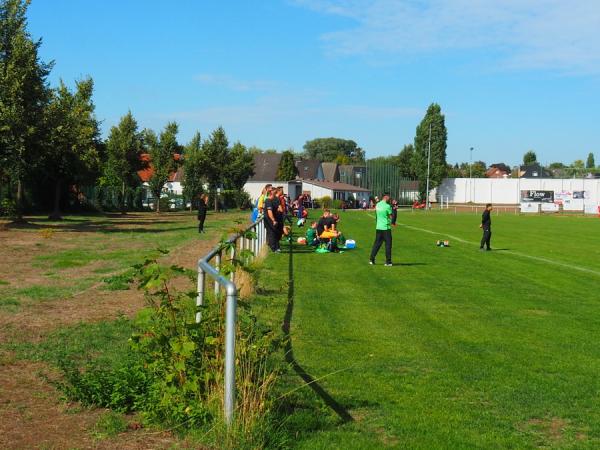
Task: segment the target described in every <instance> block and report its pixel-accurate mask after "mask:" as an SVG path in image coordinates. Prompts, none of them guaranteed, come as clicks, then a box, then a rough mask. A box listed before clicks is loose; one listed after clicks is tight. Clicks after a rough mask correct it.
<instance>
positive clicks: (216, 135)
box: [202, 127, 229, 211]
mask: <svg viewBox="0 0 600 450" xmlns="http://www.w3.org/2000/svg"><path fill="white" fill-rule="evenodd" d="M228 164H229V141H228V140H227V135H226V134H225V130H224V129H223V127H219V128H217V129H216V130H215V131H213V132H212V134H211V135H210V138H209V139H208V140H205V141H204V142H203V143H202V172H203V174H204V177H205V178H206V180H207V181H208V185H209V189H210V191H211V192H213V193H214V198H215V211H217V210H218V208H219V204H218V199H217V189H219V188H220V187H222V186H223V183H224V180H225V175H226V173H227V165H228Z"/></svg>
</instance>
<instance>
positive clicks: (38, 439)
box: [0, 214, 224, 449]
mask: <svg viewBox="0 0 600 450" xmlns="http://www.w3.org/2000/svg"><path fill="white" fill-rule="evenodd" d="M169 221H170V222H175V223H177V224H178V226H179V224H181V225H185V226H186V227H189V226H190V224H192V223H193V224H195V217H193V216H192V215H189V214H168V215H163V216H156V215H154V214H130V215H129V214H128V215H127V216H125V217H121V216H116V217H108V218H106V220H104V219H102V220H89V221H72V222H66V223H61V224H51V223H43V224H41V225H39V224H37V225H36V224H34V225H31V224H29V225H23V226H18V227H15V226H13V225H10V224H5V225H4V226H3V227H2V229H1V230H0V249H1V250H0V280H2V281H5V282H8V283H9V284H8V285H3V286H0V287H2V288H10V289H18V288H23V287H29V286H31V285H38V284H39V285H44V284H48V283H49V278H48V277H47V276H45V275H44V274H43V272H44V271H43V270H39V269H38V268H36V267H34V266H35V265H34V264H33V263H34V261H35V258H36V256H38V255H42V254H48V253H49V252H58V251H61V250H65V249H71V248H76V247H77V245H79V244H80V243H84V242H85V241H86V239H88V238H89V239H90V240H91V239H97V231H98V230H100V229H101V230H111V229H113V230H119V229H127V230H129V229H130V230H132V231H135V230H142V231H143V232H147V231H148V230H149V229H150V230H151V227H153V226H155V225H156V224H157V223H167V222H169ZM48 230H50V231H48ZM222 231H224V230H220V229H213V230H212V231H211V232H210V233H209V234H207V235H203V236H202V239H201V240H200V239H197V240H193V241H187V242H186V243H185V244H182V245H181V246H179V247H178V248H175V249H172V250H171V253H170V254H168V255H166V256H165V257H164V261H165V262H166V263H167V264H176V265H180V266H183V267H185V268H188V269H195V268H196V263H197V259H198V258H199V257H200V256H202V255H203V254H205V253H206V252H207V251H208V250H209V249H210V248H212V247H213V246H214V245H215V244H216V242H217V240H218V238H219V237H220V235H221V232H222ZM109 239H110V235H108V236H107V240H109ZM127 248H128V249H129V248H131V251H135V249H136V248H139V245H138V244H137V243H131V245H130V246H129V247H127ZM101 267H103V262H101V261H94V262H90V263H89V264H86V265H84V266H81V267H74V268H69V269H64V270H62V271H60V272H59V273H58V281H56V283H55V284H56V285H58V286H62V284H61V283H63V284H64V283H67V281H68V280H73V279H86V278H87V279H90V280H92V279H95V280H97V281H94V282H91V286H87V287H84V288H82V289H81V290H79V291H76V292H74V293H73V294H71V295H70V296H68V297H66V298H60V299H52V300H45V301H35V300H31V301H29V300H24V301H22V305H21V307H20V308H19V309H18V310H17V311H16V312H10V311H3V310H0V323H2V324H3V325H2V327H0V343H6V342H34V343H35V342H39V341H41V340H43V339H44V337H45V336H46V335H47V334H48V333H49V332H50V331H52V330H54V329H56V328H58V327H62V326H66V325H72V324H76V323H79V322H96V321H100V320H110V319H115V318H116V317H118V316H119V315H126V316H129V317H131V316H133V315H134V314H135V313H136V312H137V311H139V310H140V308H142V307H143V306H144V298H143V295H142V293H141V292H140V291H138V290H137V289H135V288H134V287H132V288H131V289H129V290H125V291H109V290H105V289H104V286H105V285H104V283H102V282H100V281H99V280H101V279H102V278H104V277H107V276H109V275H110V273H107V274H104V275H100V274H98V273H96V271H97V270H98V269H99V268H101ZM190 286H192V285H191V284H190V283H189V282H188V283H187V284H186V285H185V287H186V288H189V287H190ZM56 376H57V374H56V373H54V372H53V370H52V369H51V368H50V367H48V366H47V365H45V364H42V363H33V362H30V361H20V360H17V359H15V357H14V355H13V354H11V353H10V352H7V351H5V350H1V349H0V448H7V449H21V448H22V449H30V448H61V449H62V448H99V449H114V448H119V449H147V448H156V449H161V448H174V447H179V448H180V447H186V443H185V442H182V441H181V440H179V439H177V438H176V437H174V436H172V435H171V434H170V433H168V432H162V431H152V430H145V429H131V430H129V431H127V432H125V433H121V434H119V435H118V436H116V437H113V438H110V439H103V440H98V439H97V438H95V437H94V435H93V429H94V426H95V425H96V423H97V421H98V419H99V418H100V416H101V415H102V414H103V413H104V412H105V411H104V410H102V409H82V408H80V407H79V406H78V405H76V404H67V403H65V402H64V401H63V400H62V397H61V393H60V392H58V391H57V390H56V389H55V388H54V387H53V386H52V385H51V384H50V383H48V381H47V378H46V377H50V378H53V377H56ZM133 428H136V427H133Z"/></svg>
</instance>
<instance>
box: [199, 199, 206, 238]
mask: <svg viewBox="0 0 600 450" xmlns="http://www.w3.org/2000/svg"><path fill="white" fill-rule="evenodd" d="M207 202H208V195H206V194H204V195H201V196H200V198H199V199H198V233H204V221H205V220H206V211H208V205H207Z"/></svg>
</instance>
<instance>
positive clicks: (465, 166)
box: [448, 150, 597, 178]
mask: <svg viewBox="0 0 600 450" xmlns="http://www.w3.org/2000/svg"><path fill="white" fill-rule="evenodd" d="M535 164H538V165H540V168H541V169H542V170H543V171H544V174H546V175H545V176H553V177H559V178H568V177H572V176H584V175H586V174H588V173H590V172H596V170H597V168H596V164H595V159H594V154H593V153H591V152H590V153H589V154H588V157H587V161H586V162H584V161H583V160H582V159H577V160H575V161H573V162H572V163H571V164H569V165H567V164H564V163H562V162H553V163H551V164H548V165H541V164H539V163H538V160H537V155H536V153H535V152H534V151H533V150H528V151H527V152H525V154H524V155H523V166H531V165H535ZM523 166H522V167H523ZM490 168H497V169H500V170H502V171H503V172H506V174H507V175H508V176H511V174H513V172H514V176H518V175H517V171H515V170H513V169H511V167H510V166H508V165H507V164H505V163H494V164H490V165H489V166H487V165H486V163H485V162H484V161H474V162H473V163H467V162H463V163H460V164H458V163H457V164H454V165H453V166H452V165H449V166H448V177H449V178H466V177H472V178H485V177H486V172H487V171H488V170H489V169H490ZM517 169H519V168H517Z"/></svg>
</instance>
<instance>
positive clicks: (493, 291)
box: [267, 213, 600, 448]
mask: <svg viewBox="0 0 600 450" xmlns="http://www.w3.org/2000/svg"><path fill="white" fill-rule="evenodd" d="M401 219H402V223H407V224H410V226H413V227H415V228H425V226H423V224H424V223H425V225H426V226H427V227H428V228H429V227H431V228H432V229H444V230H446V232H447V233H451V234H452V235H454V236H459V237H460V238H461V239H465V240H467V239H468V237H469V236H470V238H471V239H473V237H472V236H478V235H479V230H478V228H477V226H478V218H477V217H475V216H474V215H468V216H462V217H461V216H450V215H432V216H431V217H425V216H424V215H417V214H415V215H414V216H413V215H410V216H408V215H407V216H401ZM494 219H496V216H494ZM500 219H502V216H500V217H499V218H498V220H495V222H496V223H495V225H496V226H497V228H498V231H500V225H501V224H502V226H503V227H504V226H506V225H510V224H515V225H516V229H515V230H514V231H513V232H514V233H515V234H516V238H515V241H518V243H517V244H516V245H518V246H519V247H520V250H521V251H523V252H528V253H529V252H530V251H532V250H533V247H535V249H536V250H537V251H538V252H539V253H537V254H536V256H540V257H544V254H543V251H544V250H548V249H549V248H551V246H550V245H545V244H544V243H543V242H542V244H544V245H542V244H540V243H539V242H537V240H536V239H531V240H529V241H528V240H527V239H523V238H522V237H520V234H521V233H523V232H524V228H528V229H529V231H530V232H531V233H533V235H535V234H536V233H537V232H541V231H543V227H544V224H545V223H546V222H545V221H528V219H529V218H526V219H524V220H523V222H526V224H525V226H524V225H523V224H522V223H520V222H519V220H518V219H519V218H513V219H512V220H511V221H510V223H503V222H504V221H502V220H500ZM553 219H555V218H545V220H547V221H551V220H553ZM559 220H560V219H559ZM373 222H374V220H373V218H372V217H370V216H369V215H368V214H362V213H351V214H345V215H343V217H342V222H341V226H342V229H343V230H344V231H345V232H346V235H347V236H348V237H350V238H355V239H356V240H357V242H358V248H357V249H356V250H354V251H349V252H346V253H344V254H342V255H339V254H326V255H319V254H314V253H299V254H297V255H295V260H294V261H295V278H296V280H295V288H296V298H295V300H296V303H295V311H294V319H293V322H292V338H293V343H294V351H295V355H296V357H297V359H298V360H299V362H300V364H301V365H303V367H304V368H305V369H306V370H307V371H308V372H310V373H311V374H312V375H313V376H314V377H320V376H324V375H326V374H328V373H333V372H335V371H336V370H341V369H344V368H347V369H348V370H346V371H345V372H342V373H339V374H336V375H332V376H330V377H327V378H326V379H324V380H323V382H322V384H323V386H324V387H325V388H326V389H327V390H328V391H329V392H330V393H331V394H332V395H333V396H334V397H335V398H336V399H337V400H338V401H340V402H342V403H343V404H344V405H346V406H347V407H348V408H350V410H351V413H352V412H353V413H354V414H355V415H356V416H357V417H359V418H360V420H359V421H357V423H356V424H355V425H353V426H351V427H350V429H351V430H352V432H351V431H350V430H347V431H346V430H345V429H344V430H340V429H335V430H323V431H322V432H321V433H319V434H317V435H308V434H307V435H306V436H304V437H303V439H301V440H300V441H299V446H300V447H304V448H313V447H314V448H326V447H327V445H339V443H340V442H346V443H347V442H352V440H351V439H349V440H344V438H343V437H342V436H345V434H344V433H348V436H350V435H351V433H355V432H356V431H357V430H359V431H360V432H362V433H366V434H365V435H367V436H380V435H385V436H387V438H386V439H388V440H387V441H386V440H384V441H379V440H378V441H377V442H375V443H371V444H370V445H374V446H379V445H384V444H385V442H388V443H389V442H396V443H398V445H401V446H408V447H414V448H440V447H445V448H448V447H452V448H465V447H482V446H483V447H486V448H487V447H505V446H513V447H518V448H526V447H534V446H537V445H549V446H556V445H555V444H559V445H558V446H576V447H577V446H582V447H590V448H591V447H593V446H594V445H595V444H598V443H600V440H599V439H600V429H599V426H598V424H599V423H600V422H599V420H598V419H600V416H599V413H598V411H597V407H596V404H597V402H598V400H599V392H600V384H599V381H598V377H597V375H596V374H597V373H598V370H599V369H600V351H599V350H598V348H597V345H595V342H597V340H598V338H599V337H600V333H599V332H598V330H599V329H600V328H599V327H598V325H600V321H599V319H597V317H599V316H600V315H599V314H598V312H600V311H599V309H600V305H599V300H598V295H597V293H596V292H597V278H596V277H595V276H594V275H590V274H586V273H582V272H577V271H572V270H565V268H563V267H560V266H555V265H549V264H545V263H542V262H538V261H533V260H530V259H523V258H515V257H514V256H513V255H510V256H509V255H507V254H506V252H491V253H489V254H487V253H480V252H478V251H477V249H476V248H473V246H472V245H459V244H457V245H453V246H452V247H451V248H438V247H435V240H436V237H431V236H430V235H429V234H424V233H423V232H422V231H417V230H412V229H409V228H404V227H403V228H397V229H395V230H394V231H393V233H394V253H393V260H394V262H395V263H396V264H397V265H396V266H394V267H391V268H387V267H384V266H383V265H382V264H381V263H382V262H383V254H382V253H380V255H379V257H378V261H379V262H380V265H376V266H369V265H368V256H369V251H370V246H371V244H372V240H373V236H374V230H373V229H374V223H373ZM507 222H508V221H507ZM560 223H561V224H564V225H561V226H563V227H564V230H562V231H561V230H560V228H559V229H557V230H556V231H559V232H562V233H565V234H569V233H577V232H578V230H577V228H576V227H577V224H578V223H580V222H577V221H573V220H570V221H561V222H560ZM581 223H584V224H587V223H590V222H586V221H581ZM540 225H541V228H536V227H539V226H540ZM465 227H467V228H466V229H465ZM552 227H554V224H551V225H550V228H552ZM503 231H504V232H505V233H506V234H505V235H504V237H499V238H498V239H497V242H498V245H497V246H501V247H504V248H506V247H508V245H505V243H506V242H510V239H512V236H511V233H513V232H511V231H510V230H504V229H503ZM498 235H500V233H498ZM442 237H443V235H442V234H440V238H442ZM567 243H568V242H567ZM556 245H560V243H557V244H556ZM583 247H585V245H584V242H583V241H581V240H580V239H578V240H576V242H575V243H574V248H573V249H571V248H570V247H568V246H566V245H565V243H564V242H563V243H562V254H563V255H564V256H565V259H566V260H569V258H572V257H573V256H572V253H571V252H574V253H578V252H581V251H582V248H583ZM380 252H383V248H382V250H381V251H380ZM278 256H279V255H278ZM280 256H282V257H281V258H279V257H275V258H270V259H269V260H268V261H267V263H268V265H269V266H271V267H272V268H273V270H275V273H278V272H277V271H278V270H280V272H279V273H280V274H281V275H282V276H284V275H285V274H286V269H287V268H286V267H281V268H280V269H278V265H277V262H279V263H280V264H283V263H285V261H286V258H285V255H280ZM584 262H585V264H586V266H588V267H591V266H592V264H588V261H582V263H584ZM553 420H555V421H558V422H557V423H560V424H562V426H561V429H562V431H561V432H560V433H558V434H560V437H558V438H556V439H555V438H553V437H552V436H550V432H547V433H545V432H544V429H545V428H544V427H545V425H544V424H547V423H551V422H552V421H553ZM389 438H393V439H392V441H389ZM394 439H395V441H394ZM553 439H554V440H553ZM355 444H356V446H353V445H351V446H350V447H351V448H361V446H362V445H363V443H362V441H360V440H357V441H356V442H355Z"/></svg>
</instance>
